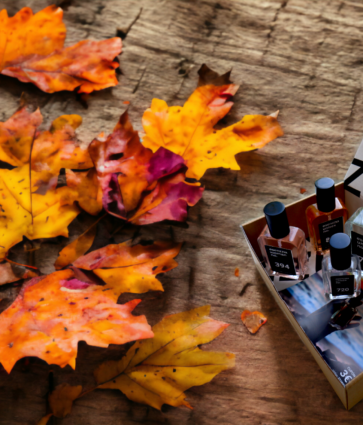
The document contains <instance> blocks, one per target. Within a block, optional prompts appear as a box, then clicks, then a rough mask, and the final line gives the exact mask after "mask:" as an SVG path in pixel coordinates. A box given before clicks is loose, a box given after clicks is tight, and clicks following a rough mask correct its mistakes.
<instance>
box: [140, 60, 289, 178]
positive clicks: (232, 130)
mask: <svg viewBox="0 0 363 425" xmlns="http://www.w3.org/2000/svg"><path fill="white" fill-rule="evenodd" d="M199 73H200V77H201V78H200V81H202V82H203V84H206V85H202V86H199V87H198V88H197V89H196V90H195V91H194V92H193V93H192V95H191V96H190V97H189V99H188V100H187V101H186V103H185V104H184V106H170V107H169V106H168V105H167V103H166V102H165V101H164V100H160V99H153V100H152V103H151V107H150V108H149V109H147V110H146V111H145V113H144V115H143V119H142V122H143V127H144V131H145V136H144V137H143V145H144V146H146V147H148V148H150V149H151V150H152V151H153V152H155V151H156V150H157V149H159V147H161V146H162V147H164V148H166V149H168V150H170V151H172V152H174V153H176V154H178V155H180V156H182V157H183V158H184V160H185V162H186V165H187V167H188V171H187V173H186V176H187V177H190V178H195V179H197V180H199V179H200V178H201V177H202V176H203V175H204V173H205V172H206V170H207V169H209V168H218V167H223V168H230V169H232V170H239V169H240V167H239V165H238V164H237V161H236V160H235V155H236V154H238V153H240V152H246V151H250V150H254V149H257V148H262V147H263V146H265V145H266V144H267V143H269V142H270V141H271V140H274V139H275V138H276V137H279V136H282V135H283V131H282V129H281V127H280V124H279V123H278V122H277V113H274V114H272V115H268V116H264V115H246V116H244V117H243V118H242V119H241V120H240V121H239V122H237V123H236V124H233V125H231V126H229V127H226V128H223V129H221V130H216V129H215V128H214V126H215V125H216V124H217V122H218V121H219V120H220V119H221V118H223V117H224V116H225V115H226V114H227V113H228V112H229V110H230V109H231V107H232V105H233V103H232V102H230V101H227V100H228V99H230V98H231V97H232V96H233V95H234V94H235V93H236V91H237V90H238V87H239V86H237V85H235V84H231V83H230V82H229V79H228V77H229V73H228V74H226V75H225V76H224V77H226V78H222V77H219V76H217V74H216V73H214V72H213V71H211V70H209V68H207V67H206V66H203V67H202V68H201V70H200V71H199ZM209 73H212V74H214V78H213V79H212V82H214V84H209V83H208V82H209V79H208V78H206V76H207V75H208V74H209ZM216 76H217V77H216ZM216 84H218V85H216Z"/></svg>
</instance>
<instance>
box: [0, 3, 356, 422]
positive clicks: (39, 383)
mask: <svg viewBox="0 0 363 425" xmlns="http://www.w3.org/2000/svg"><path fill="white" fill-rule="evenodd" d="M51 3H52V2H51V1H47V0H32V1H26V0H17V1H14V0H1V1H0V6H1V8H7V9H8V10H9V13H11V14H12V13H15V12H16V11H17V10H19V9H20V8H21V7H23V6H31V7H32V8H33V9H34V11H38V10H40V9H41V8H43V7H44V6H46V5H48V4H51ZM58 4H60V5H62V6H63V7H64V9H65V15H64V16H65V22H66V25H67V28H68V36H67V44H71V43H74V42H76V41H79V40H80V39H82V38H85V37H89V38H92V39H96V40H101V39H105V38H108V37H113V36H115V35H119V36H122V37H125V38H124V51H123V54H122V55H121V57H120V61H121V70H122V74H121V75H120V76H119V79H120V85H119V86H117V87H115V88H112V89H108V90H104V91H102V92H99V93H95V94H92V95H91V96H90V99H89V102H88V103H89V107H88V109H87V110H86V109H84V107H83V106H82V105H81V103H79V102H78V101H77V98H76V96H75V95H74V94H72V93H57V94H54V95H48V94H45V93H42V92H40V91H39V90H38V89H36V88H34V87H32V86H31V85H28V84H22V83H20V82H18V81H16V80H14V79H10V78H7V77H1V78H0V119H2V120H5V119H6V118H8V117H9V116H10V115H11V113H12V112H13V111H14V110H15V109H16V108H17V105H18V102H19V97H20V95H21V93H22V92H25V93H27V95H28V97H29V98H31V99H32V101H34V102H35V103H36V104H38V105H39V106H40V107H41V110H42V113H43V115H44V117H45V124H49V123H50V122H51V121H52V120H53V119H54V118H55V117H57V116H58V115H60V114H62V113H79V114H81V115H82V116H83V119H84V122H83V126H82V127H81V130H80V137H81V138H82V139H83V140H91V139H92V137H93V136H94V135H95V134H98V133H99V132H100V131H110V130H111V129H112V128H113V126H114V124H115V123H116V121H117V119H118V117H119V115H120V114H121V112H122V111H123V110H124V109H125V107H126V106H125V105H124V104H123V101H125V100H128V101H130V102H131V105H130V107H129V110H130V115H131V118H132V121H133V123H134V126H135V128H137V129H138V130H141V129H142V127H141V116H142V113H143V111H144V110H145V108H147V107H148V106H149V104H150V102H151V100H152V98H153V97H160V98H162V99H164V100H166V101H167V102H169V103H170V104H172V105H177V104H183V102H184V101H185V100H186V99H187V97H188V96H189V94H190V93H191V92H192V90H193V89H194V87H195V85H196V81H197V74H196V72H197V70H198V68H199V66H200V65H201V64H202V63H204V62H205V63H207V64H208V65H209V66H210V67H212V68H214V69H216V70H218V71H219V72H223V71H227V70H229V69H230V68H232V69H233V72H232V76H233V79H234V81H236V82H237V83H239V84H241V88H240V91H239V92H238V94H237V95H236V97H235V105H234V107H233V109H232V111H231V113H230V115H229V116H228V117H226V118H225V119H224V120H223V124H225V125H228V124H230V123H232V122H234V121H236V120H237V119H239V117H241V116H242V115H243V114H251V113H271V112H274V111H275V110H277V109H279V110H280V122H281V124H282V125H283V128H284V129H285V133H286V134H285V136H284V137H283V138H280V139H278V140H276V141H274V142H272V143H271V144H269V145H268V146H266V147H265V148H264V149H263V150H261V151H255V152H250V153H248V154H240V155H238V161H239V164H240V165H241V168H242V169H241V171H240V172H232V171H228V170H211V171H209V172H208V173H207V174H206V176H205V177H204V179H203V183H204V185H205V186H206V191H205V193H204V197H203V199H202V201H201V202H200V203H199V204H198V205H197V206H195V207H194V208H192V209H191V210H190V215H189V220H188V222H189V227H188V228H187V229H185V228H182V227H175V226H174V227H173V228H172V230H171V228H170V226H163V225H154V226H148V227H147V228H145V229H143V230H142V232H141V235H142V236H144V237H147V238H149V237H152V236H155V235H158V237H160V238H166V239H167V238H170V237H173V238H174V239H175V240H176V241H185V245H184V247H183V250H182V252H181V254H180V255H179V257H178V261H179V264H180V265H179V267H178V268H176V269H175V270H173V271H172V272H170V273H168V274H167V276H163V277H162V278H161V280H162V282H163V284H164V287H165V292H164V293H153V294H147V295H146V296H144V297H143V298H144V302H143V303H142V304H141V305H140V306H139V307H138V308H137V313H140V314H141V313H145V314H146V315H147V317H148V318H149V321H150V323H152V324H153V323H156V322H157V321H158V320H160V319H161V318H162V317H163V316H164V315H165V314H170V313H176V312H179V311H182V310H186V309H190V308H192V307H195V306H199V305H202V304H205V303H210V304H211V305H212V316H213V317H215V318H217V319H221V320H224V321H227V322H229V323H231V326H230V327H229V328H228V329H227V331H226V332H224V333H223V335H221V336H220V337H219V338H218V339H217V340H216V341H214V342H213V343H212V344H210V345H209V346H208V347H206V349H208V350H227V351H232V352H234V353H236V356H237V366H236V368H235V370H233V371H229V372H224V373H222V374H221V375H220V376H218V377H217V378H215V379H214V380H213V381H212V382H211V383H210V384H207V385H205V386H203V387H199V388H198V387H197V388H193V389H191V390H190V391H188V398H189V400H190V403H191V404H192V405H193V406H194V410H188V409H175V408H170V407H166V408H165V409H164V410H163V411H162V412H158V411H156V410H154V409H152V408H149V407H146V406H141V405H138V404H136V403H132V402H129V401H128V400H127V399H126V398H125V397H124V396H123V395H122V394H120V393H118V392H116V391H97V392H94V393H91V394H89V395H88V396H87V397H84V398H83V399H81V400H79V401H77V402H76V404H75V406H74V408H73V412H72V415H71V416H69V417H67V418H65V419H63V420H60V419H54V420H53V422H52V423H53V424H62V425H68V424H73V425H74V424H85V423H86V424H90V425H91V424H95V425H96V424H97V425H103V424H105V425H106V424H107V425H116V424H120V423H122V424H134V423H147V424H159V423H165V424H173V425H174V424H178V425H179V424H187V423H192V424H198V425H200V424H215V423H223V424H236V425H237V424H241V423H243V424H261V423H268V424H277V423H301V424H306V423H314V424H327V423H331V422H332V418H334V421H335V423H341V424H345V423H351V422H354V421H355V422H357V421H358V423H359V421H360V420H361V415H362V413H363V403H360V404H358V405H357V406H355V407H354V408H353V409H352V410H351V411H350V412H346V411H345V410H344V408H343V406H342V405H341V403H340V401H339V399H338V397H337V396H336V395H335V393H334V391H333V390H332V389H331V388H330V386H329V383H328V382H327V380H326V379H325V377H324V376H323V374H322V372H321V371H320V369H319V367H318V366H317V365H316V364H315V362H314V361H313V359H312V357H311V356H310V354H309V353H308V351H307V350H306V349H305V347H304V346H303V344H302V343H301V341H300V340H299V338H298V336H297V335H296V334H295V332H294V331H293V330H292V328H291V327H290V325H289V324H288V322H287V320H286V319H285V317H284V316H283V315H282V313H281V311H280V310H279V308H278V307H277V306H276V304H275V302H274V301H273V299H272V297H271V295H270V294H269V293H268V292H267V289H266V287H265V285H264V283H263V282H262V280H261V279H260V277H259V276H258V274H257V273H256V271H255V268H254V265H253V263H252V260H251V257H250V254H249V252H248V248H247V245H246V243H245V241H244V240H243V239H242V235H241V233H240V231H239V224H240V223H242V222H245V221H247V220H250V219H253V218H255V217H257V216H259V215H260V214H261V210H262V208H263V206H264V205H265V204H266V203H267V202H269V201H270V200H274V199H278V200H281V201H283V202H285V203H289V202H292V201H296V200H297V199H301V198H302V197H303V196H306V195H308V194H310V193H312V192H313V185H314V181H315V179H316V178H318V177H322V176H324V175H328V176H330V177H332V178H334V179H335V180H336V181H340V180H342V179H343V177H344V174H345V172H346V170H347V168H348V165H349V163H350V161H351V159H352V157H353V155H354V153H355V150H356V148H357V146H358V144H359V142H360V140H361V131H362V124H361V123H362V121H363V108H362V106H363V94H362V91H361V80H362V78H361V75H362V66H363V47H362V46H363V43H362V30H363V20H362V18H363V7H362V4H361V2H360V1H353V0H351V1H341V0H321V1H319V2H316V1H314V0H261V1H259V2H256V1H255V0H238V1H232V0H219V1H216V0H195V1H191V0H190V1H187V0H185V1H182V0H173V1H163V0H140V1H132V0H108V1H106V0H93V1H92V2H89V1H86V0H63V1H61V2H58ZM301 187H304V188H306V189H307V193H306V194H305V195H301V194H300V188H301ZM132 231H133V229H128V230H127V232H132ZM127 232H126V231H125V234H124V235H120V236H118V238H119V240H123V239H125V238H126V233H127ZM57 251H58V247H57V246H56V245H51V244H44V245H43V246H42V249H41V250H40V251H38V252H37V253H36V263H37V264H39V265H42V267H43V270H44V271H47V272H48V271H51V264H52V261H53V259H54V258H55V256H56V254H57ZM235 267H239V268H240V270H241V273H240V277H239V278H237V277H235V276H234V269H235ZM247 285H248V286H247ZM243 288H245V291H244V292H243V295H242V296H240V293H241V291H242V289H243ZM126 298H127V297H125V298H122V300H123V299H126ZM122 300H121V301H122ZM245 308H248V309H253V310H254V309H258V310H261V311H263V312H264V313H265V314H266V315H267V317H268V323H267V324H266V325H265V326H264V327H263V328H262V329H261V330H260V331H259V333H258V334H257V335H254V336H252V335H250V334H249V333H248V332H247V330H246V329H245V328H244V326H243V325H242V323H241V321H240V314H241V312H242V310H243V309H245ZM124 351H125V347H110V349H108V350H104V349H99V348H92V347H87V346H86V345H85V344H80V354H79V361H78V365H77V370H76V371H75V372H74V371H72V370H70V369H69V368H65V369H64V370H61V369H60V368H58V367H50V366H48V365H46V364H45V363H44V362H42V361H40V360H37V359H30V361H29V362H28V361H21V362H19V363H18V364H17V365H16V367H15V369H14V370H13V372H12V373H11V375H10V376H8V375H7V374H6V373H5V372H4V371H3V370H2V369H1V370H0V424H1V425H10V424H19V425H20V424H22V425H24V424H26V425H32V424H35V423H36V421H37V420H38V419H39V418H40V417H41V416H42V415H43V413H45V408H46V394H47V391H48V389H49V372H50V371H53V377H54V378H53V379H54V383H55V384H58V383H61V382H71V383H81V384H83V385H91V384H92V382H93V378H92V371H93V369H94V368H95V367H96V365H98V364H99V363H100V362H101V361H102V360H104V359H106V358H109V359H113V358H118V357H119V356H120V355H121V354H122V353H123V352H124Z"/></svg>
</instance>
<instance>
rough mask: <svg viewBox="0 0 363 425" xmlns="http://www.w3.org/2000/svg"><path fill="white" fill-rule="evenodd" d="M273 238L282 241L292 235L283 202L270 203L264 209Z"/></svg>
mask: <svg viewBox="0 0 363 425" xmlns="http://www.w3.org/2000/svg"><path fill="white" fill-rule="evenodd" d="M263 212H264V213H265V217H266V221H267V225H268V228H269V229H270V233H271V236H272V237H273V238H275V239H282V238H284V237H285V236H287V235H288V234H289V233H290V226H289V220H288V219H287V214H286V210H285V205H284V204H283V203H281V202H277V201H275V202H270V203H269V204H267V205H266V206H265V208H264V209H263Z"/></svg>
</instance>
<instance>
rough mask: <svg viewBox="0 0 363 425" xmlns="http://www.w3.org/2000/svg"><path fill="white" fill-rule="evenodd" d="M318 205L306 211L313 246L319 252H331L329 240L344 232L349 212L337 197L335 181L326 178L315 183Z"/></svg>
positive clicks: (311, 206)
mask: <svg viewBox="0 0 363 425" xmlns="http://www.w3.org/2000/svg"><path fill="white" fill-rule="evenodd" d="M315 189H316V204H313V205H310V206H309V207H308V208H307V209H306V219H307V224H308V230H309V238H310V242H311V244H312V245H313V246H314V248H315V250H316V251H318V252H324V251H327V250H329V240H330V238H331V237H332V236H333V235H334V234H335V233H343V232H344V223H345V222H346V221H347V218H348V210H347V208H346V206H345V205H344V203H343V201H342V200H341V199H339V198H336V197H335V184H334V181H333V180H332V179H330V178H328V177H324V178H322V179H319V180H317V181H316V182H315Z"/></svg>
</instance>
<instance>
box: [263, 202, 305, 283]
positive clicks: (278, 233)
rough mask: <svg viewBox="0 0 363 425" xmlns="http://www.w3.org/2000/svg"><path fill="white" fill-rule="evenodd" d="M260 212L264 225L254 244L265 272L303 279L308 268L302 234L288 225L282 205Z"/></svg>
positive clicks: (274, 205)
mask: <svg viewBox="0 0 363 425" xmlns="http://www.w3.org/2000/svg"><path fill="white" fill-rule="evenodd" d="M263 212H264V213H265V217H266V222H267V225H266V226H265V228H264V229H263V230H262V232H261V234H260V236H259V237H258V239H257V241H258V245H259V247H260V250H261V253H262V257H263V259H264V261H265V264H266V269H267V272H268V273H269V274H270V275H273V276H282V277H287V278H289V279H300V280H301V279H303V278H304V276H305V270H306V268H307V264H308V255H307V250H306V241H305V233H304V232H303V231H302V230H301V229H299V228H298V227H293V226H290V225H289V221H288V219H287V214H286V209H285V206H284V204H282V203H281V202H270V203H269V204H267V205H266V206H265V208H264V210H263Z"/></svg>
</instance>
